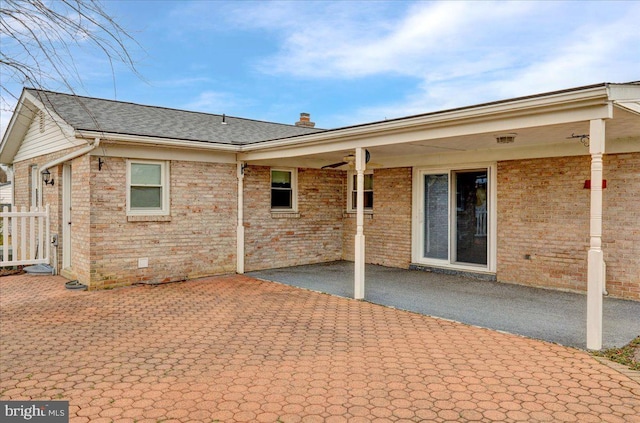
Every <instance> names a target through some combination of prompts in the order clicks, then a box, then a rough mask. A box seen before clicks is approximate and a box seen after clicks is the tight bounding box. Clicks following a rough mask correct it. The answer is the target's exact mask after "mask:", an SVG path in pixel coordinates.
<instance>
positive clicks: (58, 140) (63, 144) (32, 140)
mask: <svg viewBox="0 0 640 423" xmlns="http://www.w3.org/2000/svg"><path fill="white" fill-rule="evenodd" d="M41 117H42V118H41ZM41 129H44V131H41ZM84 145H86V142H85V141H83V140H77V139H75V138H70V137H67V136H66V135H65V134H64V133H63V132H62V130H61V129H60V126H58V124H57V123H56V122H55V121H54V120H53V119H52V118H51V116H49V115H48V114H47V113H46V112H45V113H44V114H42V115H41V114H40V113H35V114H34V116H33V120H32V121H31V125H30V126H29V129H28V130H27V133H26V135H25V137H24V141H23V142H22V144H21V145H20V148H19V149H18V152H17V153H16V156H15V158H14V162H19V161H22V160H27V159H31V158H34V157H38V156H42V155H45V154H50V153H55V152H56V151H61V150H65V149H68V148H73V147H78V146H84Z"/></svg>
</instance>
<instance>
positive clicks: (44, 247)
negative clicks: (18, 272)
mask: <svg viewBox="0 0 640 423" xmlns="http://www.w3.org/2000/svg"><path fill="white" fill-rule="evenodd" d="M0 222H1V223H2V228H1V231H0V233H1V234H2V243H0V244H1V245H0V248H1V250H2V252H1V253H0V267H5V266H22V265H30V264H40V263H43V264H50V263H49V259H50V257H49V255H50V249H49V239H50V227H49V226H50V222H49V205H47V206H45V207H44V208H40V209H39V208H37V207H32V208H31V209H30V210H28V209H27V208H26V207H22V208H21V210H20V211H17V210H15V211H9V208H8V207H4V208H3V209H2V212H1V213H0Z"/></svg>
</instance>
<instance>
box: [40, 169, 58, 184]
mask: <svg viewBox="0 0 640 423" xmlns="http://www.w3.org/2000/svg"><path fill="white" fill-rule="evenodd" d="M42 182H44V184H45V185H53V184H54V182H55V181H54V180H53V178H51V173H50V172H49V169H45V170H43V171H42Z"/></svg>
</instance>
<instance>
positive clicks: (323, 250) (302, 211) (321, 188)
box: [244, 166, 345, 271]
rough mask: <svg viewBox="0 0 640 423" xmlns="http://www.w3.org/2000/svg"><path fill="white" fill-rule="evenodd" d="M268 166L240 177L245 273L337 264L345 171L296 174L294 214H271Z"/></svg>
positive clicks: (301, 171)
mask: <svg viewBox="0 0 640 423" xmlns="http://www.w3.org/2000/svg"><path fill="white" fill-rule="evenodd" d="M270 169H271V168H269V167H264V166H249V167H247V168H246V169H245V177H244V186H245V189H244V204H245V210H244V217H245V269H246V270H247V271H251V270H259V269H268V268H275V267H287V266H296V265H302V264H311V263H322V262H328V261H334V260H340V258H341V256H342V212H343V209H344V187H343V185H344V180H345V172H340V171H334V170H318V169H299V170H298V214H294V215H291V214H289V215H286V214H280V213H271V197H270V196H271V185H270V183H271V182H270V181H271V174H270Z"/></svg>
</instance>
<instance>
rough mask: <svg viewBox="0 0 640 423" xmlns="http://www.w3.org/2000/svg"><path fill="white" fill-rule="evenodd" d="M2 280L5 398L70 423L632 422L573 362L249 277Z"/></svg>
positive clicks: (605, 383)
mask: <svg viewBox="0 0 640 423" xmlns="http://www.w3.org/2000/svg"><path fill="white" fill-rule="evenodd" d="M64 282H65V280H64V279H62V278H60V277H32V276H10V277H3V278H0V304H1V317H0V318H1V327H0V335H1V336H2V341H1V342H2V345H1V347H2V348H1V357H0V358H1V363H0V371H1V374H0V375H1V384H0V398H1V399H4V400H6V399H65V400H69V401H70V404H71V405H70V413H71V421H72V422H89V421H90V422H111V421H114V422H138V423H143V422H153V423H156V422H161V421H162V422H165V423H167V422H187V421H193V422H211V421H221V422H227V421H229V422H230V421H252V422H253V421H256V422H285V423H288V422H298V421H304V422H315V421H326V422H333V421H336V422H339V421H352V422H358V421H362V422H377V421H380V422H383V421H411V422H415V421H427V422H431V421H433V422H443V421H551V422H559V421H571V422H581V423H582V422H602V421H604V422H640V384H639V383H638V382H637V381H636V380H634V379H633V378H630V377H629V376H627V375H625V374H623V373H620V372H618V371H617V370H614V369H613V368H611V367H609V366H606V365H604V364H602V363H600V362H599V361H597V360H595V359H594V358H593V357H591V356H590V355H589V354H587V353H586V352H583V351H579V350H575V349H571V348H566V347H562V346H559V345H555V344H550V343H545V342H541V341H536V340H531V339H526V338H522V337H518V336H513V335H509V334H504V333H499V332H495V331H491V330H486V329H481V328H476V327H471V326H466V325H462V324H459V323H454V322H450V321H446V320H441V319H434V318H430V317H426V316H421V315H418V314H413V313H409V312H403V311H398V310H394V309H391V308H386V307H381V306H377V305H373V304H369V303H366V302H358V301H353V300H349V299H345V298H338V297H333V296H329V295H324V294H318V293H314V292H310V291H305V290H301V289H296V288H291V287H288V286H285V285H279V284H276V283H270V282H263V281H259V280H256V279H252V278H248V277H244V276H225V277H217V278H207V279H201V280H197V281H190V282H184V283H175V284H167V285H160V286H137V287H131V288H122V289H115V290H111V291H99V292H77V291H69V290H66V289H65V288H64Z"/></svg>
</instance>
